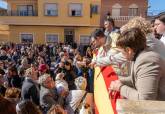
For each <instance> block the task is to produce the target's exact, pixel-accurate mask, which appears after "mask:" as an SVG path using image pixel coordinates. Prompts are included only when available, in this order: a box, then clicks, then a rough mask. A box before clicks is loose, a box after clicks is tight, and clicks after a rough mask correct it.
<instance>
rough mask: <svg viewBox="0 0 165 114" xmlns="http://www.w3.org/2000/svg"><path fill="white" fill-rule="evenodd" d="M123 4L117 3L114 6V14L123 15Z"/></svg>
mask: <svg viewBox="0 0 165 114" xmlns="http://www.w3.org/2000/svg"><path fill="white" fill-rule="evenodd" d="M121 8H122V7H121V5H120V4H118V3H116V4H115V5H113V6H112V16H121Z"/></svg>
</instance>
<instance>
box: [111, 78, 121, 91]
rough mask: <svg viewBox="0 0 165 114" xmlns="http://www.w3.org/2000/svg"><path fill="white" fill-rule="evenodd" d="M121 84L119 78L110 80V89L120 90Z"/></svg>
mask: <svg viewBox="0 0 165 114" xmlns="http://www.w3.org/2000/svg"><path fill="white" fill-rule="evenodd" d="M121 86H123V84H122V83H121V81H120V80H116V81H112V82H111V84H110V88H109V89H110V90H111V91H120V88H121Z"/></svg>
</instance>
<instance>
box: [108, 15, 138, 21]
mask: <svg viewBox="0 0 165 114" xmlns="http://www.w3.org/2000/svg"><path fill="white" fill-rule="evenodd" d="M133 17H135V16H111V18H113V19H114V20H115V21H128V20H130V19H131V18H133Z"/></svg>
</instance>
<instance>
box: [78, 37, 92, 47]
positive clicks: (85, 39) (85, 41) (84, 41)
mask: <svg viewBox="0 0 165 114" xmlns="http://www.w3.org/2000/svg"><path fill="white" fill-rule="evenodd" d="M89 44H90V36H88V35H81V36H80V45H89Z"/></svg>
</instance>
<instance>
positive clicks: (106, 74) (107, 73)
mask: <svg viewBox="0 0 165 114" xmlns="http://www.w3.org/2000/svg"><path fill="white" fill-rule="evenodd" d="M117 79H118V76H117V75H116V73H115V71H114V70H113V68H112V67H111V66H107V67H96V68H95V74H94V100H95V108H96V109H95V114H117V112H116V100H117V99H118V98H120V94H119V92H115V93H114V94H113V95H112V94H111V93H109V86H110V83H111V82H112V81H114V80H117Z"/></svg>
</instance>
